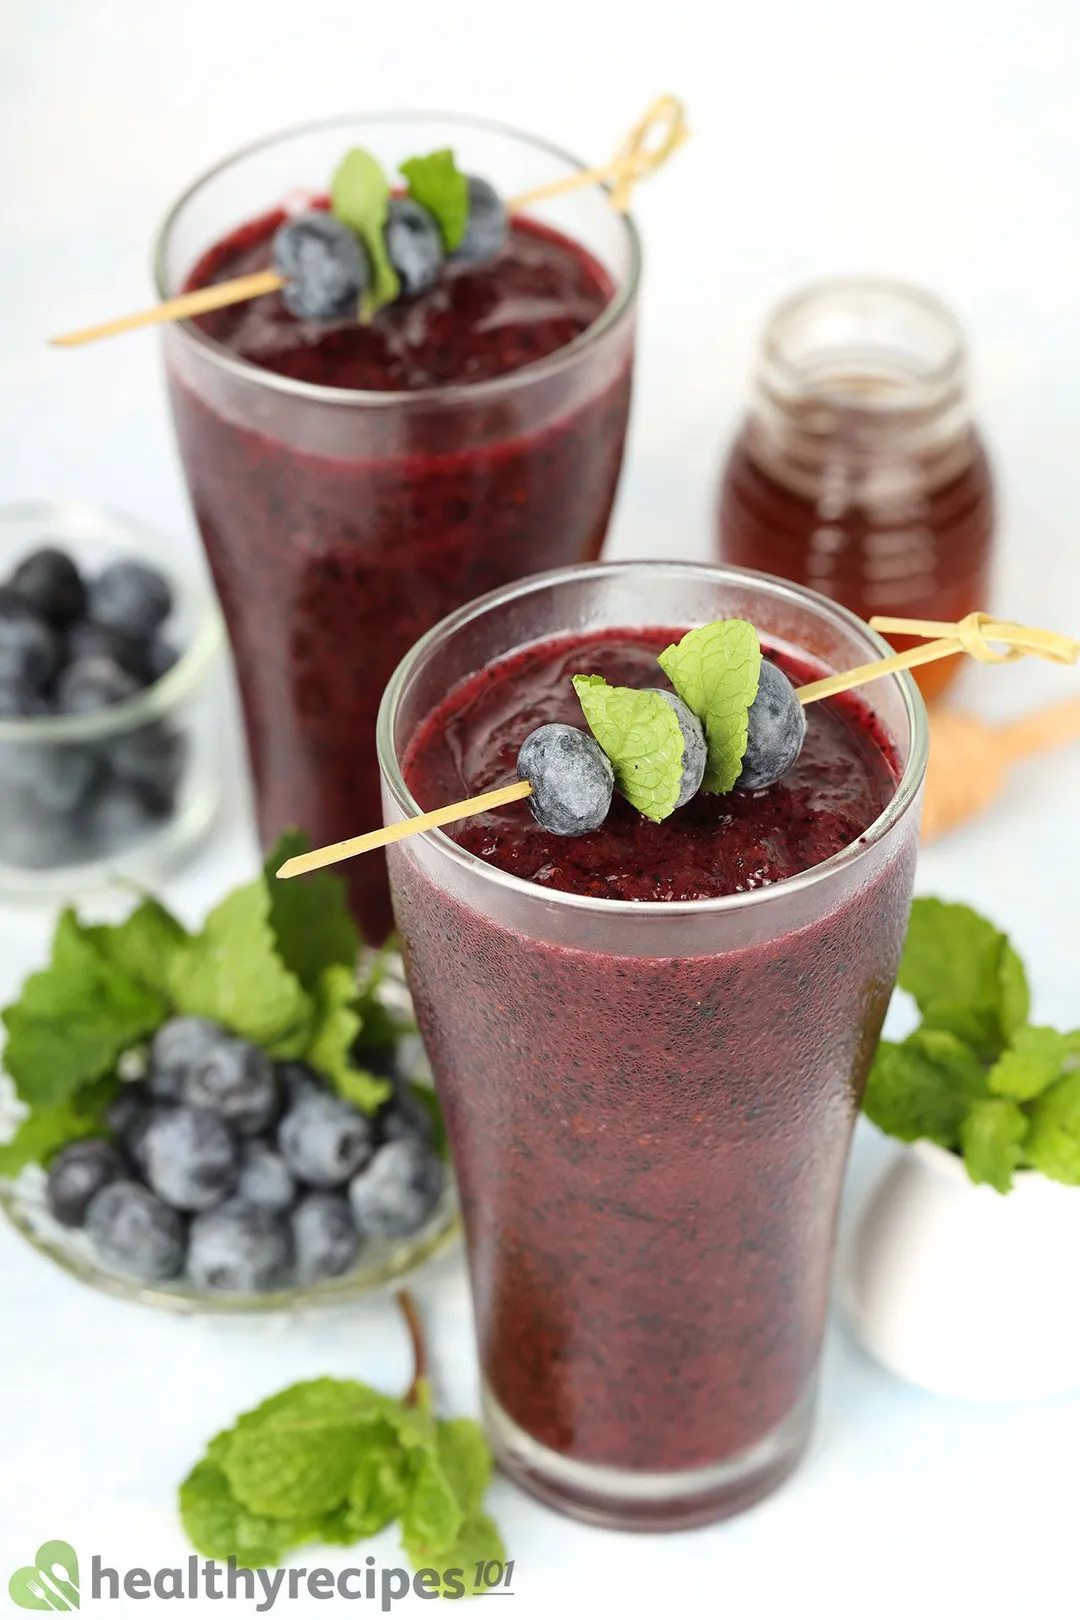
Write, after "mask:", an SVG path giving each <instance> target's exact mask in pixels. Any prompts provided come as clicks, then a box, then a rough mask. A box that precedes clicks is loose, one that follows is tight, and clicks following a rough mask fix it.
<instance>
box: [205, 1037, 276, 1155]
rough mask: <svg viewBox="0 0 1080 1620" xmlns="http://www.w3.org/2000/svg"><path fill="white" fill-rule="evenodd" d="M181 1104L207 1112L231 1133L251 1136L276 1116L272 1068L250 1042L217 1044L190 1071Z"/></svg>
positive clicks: (263, 1128)
mask: <svg viewBox="0 0 1080 1620" xmlns="http://www.w3.org/2000/svg"><path fill="white" fill-rule="evenodd" d="M184 1101H185V1102H186V1103H187V1104H188V1105H189V1107H192V1108H209V1109H211V1110H212V1112H213V1113H215V1114H220V1115H221V1117H222V1119H224V1120H225V1121H226V1122H227V1123H228V1124H229V1125H231V1126H232V1128H233V1130H234V1131H239V1132H240V1133H241V1134H242V1135H244V1136H254V1135H255V1134H256V1133H257V1132H258V1131H262V1130H265V1129H266V1127H267V1125H269V1124H270V1121H271V1120H272V1119H273V1118H274V1116H275V1114H276V1113H277V1105H278V1089H277V1081H276V1080H275V1078H274V1066H273V1064H272V1063H271V1061H270V1059H269V1058H268V1057H267V1055H266V1053H265V1052H264V1051H262V1049H261V1048H260V1047H258V1046H253V1045H252V1043H251V1042H250V1041H238V1040H232V1039H225V1040H218V1041H217V1042H215V1044H214V1045H213V1046H212V1047H211V1048H210V1050H209V1051H208V1052H206V1053H204V1055H203V1056H202V1057H201V1058H200V1059H199V1060H198V1062H196V1063H195V1064H194V1065H193V1067H192V1068H191V1070H190V1071H189V1073H188V1076H187V1079H186V1081H185V1082H184Z"/></svg>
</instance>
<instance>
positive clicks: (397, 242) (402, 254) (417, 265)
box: [385, 197, 445, 298]
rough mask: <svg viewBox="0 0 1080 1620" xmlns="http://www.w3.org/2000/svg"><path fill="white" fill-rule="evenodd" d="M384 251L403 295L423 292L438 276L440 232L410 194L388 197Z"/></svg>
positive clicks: (432, 219)
mask: <svg viewBox="0 0 1080 1620" xmlns="http://www.w3.org/2000/svg"><path fill="white" fill-rule="evenodd" d="M385 234H386V253H387V257H388V258H389V260H390V263H391V264H392V265H393V267H394V269H395V270H396V271H397V273H398V280H399V281H400V282H401V291H402V292H403V293H404V295H405V297H406V298H415V297H417V295H418V294H420V293H423V292H427V290H428V288H429V287H433V286H434V285H435V283H436V281H438V279H439V271H440V269H441V268H442V262H443V258H444V256H445V255H444V249H443V239H442V232H441V231H440V230H439V227H438V225H437V224H436V223H435V219H434V216H433V215H431V214H429V213H428V211H427V209H426V208H422V207H421V206H420V204H419V203H418V202H416V201H415V200H414V198H412V197H392V198H391V199H390V206H389V209H388V211H387V216H386V227H385Z"/></svg>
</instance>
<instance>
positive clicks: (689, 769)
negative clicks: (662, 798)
mask: <svg viewBox="0 0 1080 1620" xmlns="http://www.w3.org/2000/svg"><path fill="white" fill-rule="evenodd" d="M647 690H648V691H650V692H656V693H658V694H659V696H660V697H662V698H663V700H664V702H665V703H666V704H668V705H669V706H670V707H671V708H672V709H674V710H675V718H676V719H677V720H678V722H679V730H680V731H681V732H682V734H683V759H682V781H681V783H680V784H679V797H678V798H677V799H676V800H675V808H676V810H681V809H682V807H683V805H684V804H689V803H690V800H691V799H692V798H693V797H694V794H695V793H696V792H697V790H698V788H699V787H700V786H701V778H702V777H703V776H704V775H705V761H706V758H707V756H708V749H707V748H706V746H705V733H704V731H702V729H701V721H700V720H699V719H698V717H697V715H696V714H695V713H694V711H693V709H691V708H688V707H687V705H686V704H685V703H684V702H683V700H682V698H681V697H677V696H676V694H675V693H674V692H665V691H663V690H662V689H661V688H660V687H659V686H651V687H648V688H647Z"/></svg>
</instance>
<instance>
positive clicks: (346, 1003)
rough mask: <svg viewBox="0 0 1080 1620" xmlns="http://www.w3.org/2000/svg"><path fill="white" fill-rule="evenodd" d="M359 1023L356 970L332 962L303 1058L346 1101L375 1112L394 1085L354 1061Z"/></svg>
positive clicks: (321, 983)
mask: <svg viewBox="0 0 1080 1620" xmlns="http://www.w3.org/2000/svg"><path fill="white" fill-rule="evenodd" d="M360 1024H361V1020H360V1014H359V1012H358V1010H357V995H356V980H355V977H354V974H353V971H352V969H351V968H346V967H342V966H341V965H340V964H336V963H331V964H330V965H329V966H328V967H326V968H324V969H323V972H322V976H321V978H320V979H319V981H318V985H317V987H316V992H315V1014H314V1021H313V1024H312V1033H311V1038H310V1041H309V1044H308V1045H307V1047H306V1049H305V1051H304V1058H305V1060H306V1062H308V1063H310V1064H311V1066H312V1068H313V1069H317V1070H318V1071H319V1073H320V1074H324V1075H325V1076H326V1078H327V1079H328V1080H330V1081H331V1082H332V1083H333V1085H334V1086H335V1087H336V1088H337V1090H338V1091H339V1092H340V1094H341V1095H342V1096H343V1097H344V1098H345V1099H346V1101H347V1102H351V1103H353V1104H354V1105H355V1106H356V1107H357V1108H359V1109H360V1110H361V1111H362V1112H363V1113H365V1114H373V1113H374V1112H375V1110H376V1109H377V1108H378V1107H379V1105H380V1103H383V1102H385V1101H386V1099H387V1098H388V1097H389V1095H390V1092H391V1089H392V1088H391V1086H390V1083H389V1082H388V1081H386V1080H380V1079H379V1078H378V1077H377V1076H376V1075H374V1074H371V1073H370V1072H369V1071H368V1070H367V1069H361V1068H358V1067H357V1066H356V1065H355V1064H354V1063H353V1061H352V1049H353V1045H354V1043H355V1041H356V1037H357V1035H358V1033H359V1031H360Z"/></svg>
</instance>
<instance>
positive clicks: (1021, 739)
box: [998, 698, 1080, 759]
mask: <svg viewBox="0 0 1080 1620" xmlns="http://www.w3.org/2000/svg"><path fill="white" fill-rule="evenodd" d="M1078 740H1080V698H1067V699H1066V700H1065V702H1064V703H1052V704H1050V705H1049V707H1047V708H1045V709H1036V710H1035V712H1034V713H1033V714H1028V715H1025V716H1024V718H1023V719H1022V720H1014V721H1013V722H1012V723H1011V725H1007V726H1002V727H1001V729H1000V730H999V732H998V741H999V743H1000V746H1001V751H1002V753H1004V754H1005V755H1007V756H1008V758H1009V759H1023V758H1024V757H1025V756H1026V755H1028V754H1041V753H1043V752H1044V751H1045V750H1047V749H1050V748H1061V747H1062V746H1063V745H1064V744H1065V743H1070V742H1076V741H1078Z"/></svg>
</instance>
